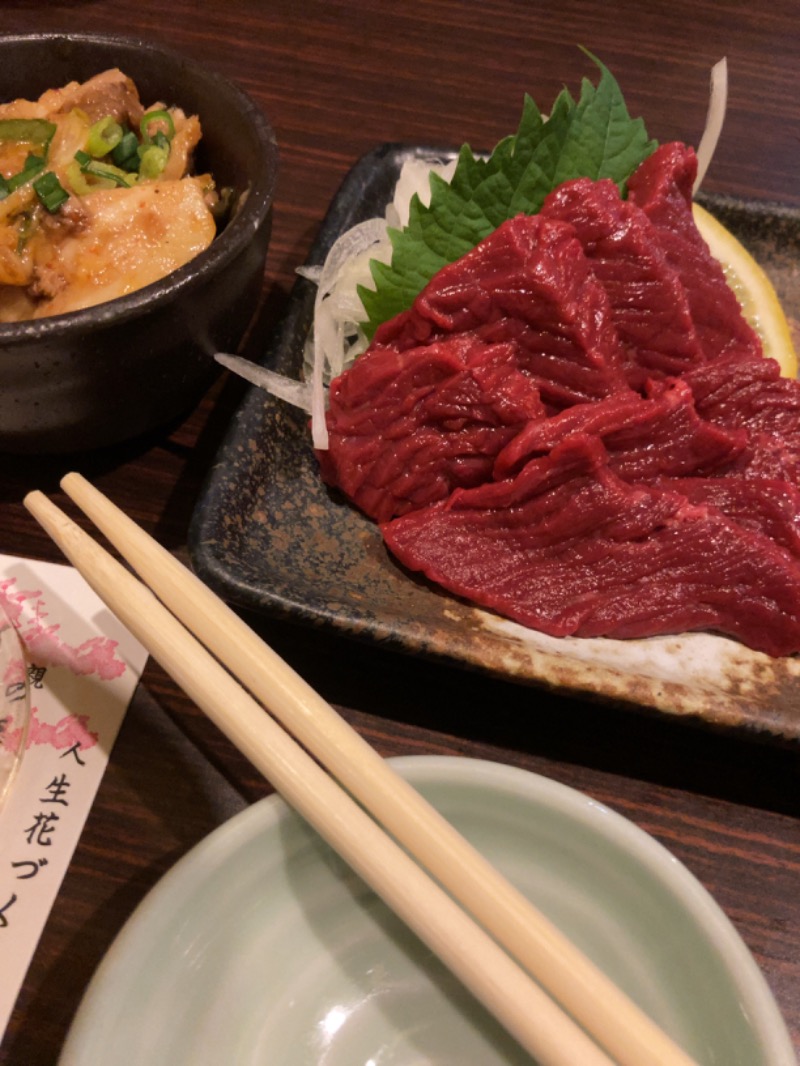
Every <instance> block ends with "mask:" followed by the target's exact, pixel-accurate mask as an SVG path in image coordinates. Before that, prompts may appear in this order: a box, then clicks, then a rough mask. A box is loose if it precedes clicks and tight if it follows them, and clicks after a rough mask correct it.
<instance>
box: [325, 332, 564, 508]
mask: <svg viewBox="0 0 800 1066" xmlns="http://www.w3.org/2000/svg"><path fill="white" fill-rule="evenodd" d="M515 361H516V353H515V351H514V349H513V347H512V346H511V345H509V344H505V345H499V344H497V345H487V344H484V343H483V342H482V341H479V340H476V339H475V337H473V336H470V335H466V336H455V337H449V338H447V339H445V340H443V341H440V342H438V343H433V344H430V345H427V346H420V347H416V348H409V349H406V350H405V351H402V352H398V351H396V350H395V349H393V348H386V347H381V346H378V345H374V346H373V347H372V348H371V349H370V350H369V351H368V352H366V353H365V354H364V355H362V356H361V357H360V358H359V359H358V360H357V361H356V362H355V364H354V365H353V366H352V367H351V368H350V369H349V370H347V371H346V372H345V373H344V374H342V375H341V377H339V378H337V379H336V380H335V381H334V382H333V383H332V385H331V390H330V407H329V410H328V414H327V423H328V433H329V449H328V451H320V452H318V453H317V454H318V458H319V462H320V467H321V471H322V476H323V478H324V479H325V481H327V482H328V483H329V484H332V485H337V486H339V487H340V488H341V489H343V491H344V492H346V493H347V495H348V496H349V497H350V498H351V499H352V500H353V501H354V502H355V503H356V504H357V505H358V506H359V507H360V508H361V509H362V510H363V511H365V512H366V513H367V514H369V515H371V516H372V517H373V518H376V519H377V520H379V521H383V520H385V519H388V518H391V517H392V516H393V515H397V514H404V513H405V512H406V511H408V510H410V509H412V508H415V507H422V506H425V505H427V504H429V503H432V502H433V501H434V500H439V499H443V498H445V497H446V496H448V495H449V494H450V493H451V492H452V490H453V489H454V488H458V487H463V486H472V485H479V484H481V483H482V482H483V481H485V480H487V479H488V478H490V477H491V471H492V464H493V462H494V457H495V456H496V455H497V453H498V452H499V451H500V449H501V448H502V447H503V445H504V444H506V443H507V442H508V441H509V440H510V439H511V438H512V437H513V436H514V434H516V433H517V432H518V431H519V430H520V428H521V427H522V426H523V425H525V424H526V423H527V422H528V421H529V420H538V419H540V418H543V417H544V413H545V412H544V407H543V405H542V403H541V401H540V399H539V394H538V391H537V389H536V386H535V385H534V384H533V382H532V381H531V380H530V379H529V378H528V377H526V375H525V374H523V373H522V372H521V371H520V370H518V369H517V368H516V365H515Z"/></svg>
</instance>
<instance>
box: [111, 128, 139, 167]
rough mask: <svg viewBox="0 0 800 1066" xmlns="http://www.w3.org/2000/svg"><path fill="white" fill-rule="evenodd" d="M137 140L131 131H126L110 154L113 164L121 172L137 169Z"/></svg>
mask: <svg viewBox="0 0 800 1066" xmlns="http://www.w3.org/2000/svg"><path fill="white" fill-rule="evenodd" d="M138 148H139V138H138V137H137V136H136V134H135V133H134V132H133V131H132V130H126V131H125V133H123V135H122V139H121V140H120V142H119V144H118V145H117V146H116V148H114V150H113V152H112V153H111V158H112V160H113V161H114V163H115V164H116V165H117V166H118V167H121V168H122V170H138V169H139V153H138Z"/></svg>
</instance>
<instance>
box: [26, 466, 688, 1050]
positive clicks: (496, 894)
mask: <svg viewBox="0 0 800 1066" xmlns="http://www.w3.org/2000/svg"><path fill="white" fill-rule="evenodd" d="M61 486H62V488H63V489H64V491H65V492H66V493H67V495H68V496H69V497H70V498H71V499H72V500H73V501H74V502H75V503H76V504H77V505H78V507H79V508H80V509H81V510H82V511H83V512H84V513H85V514H86V515H87V516H88V518H89V519H90V520H91V521H92V522H93V523H94V525H95V526H96V527H97V528H98V529H99V530H100V531H101V532H102V533H103V534H104V535H105V537H106V538H107V539H108V540H109V541H110V542H111V544H113V545H114V546H115V547H116V549H117V551H118V552H119V553H120V555H121V556H122V557H123V559H125V560H126V561H127V562H128V563H129V564H130V566H131V567H132V568H133V570H134V571H136V573H138V574H139V576H140V578H141V581H140V580H138V579H137V578H136V577H135V576H134V575H133V574H132V573H131V572H130V571H129V570H128V569H127V568H126V567H125V566H123V565H122V564H121V563H120V562H118V561H117V560H116V559H115V558H114V557H113V556H112V555H110V554H109V552H107V551H106V550H105V549H104V548H102V547H101V546H100V545H99V544H97V543H96V542H95V541H94V540H93V539H92V538H91V537H90V536H89V535H88V534H87V533H85V532H84V531H83V530H81V529H80V527H79V526H78V525H76V524H75V523H74V522H73V521H72V520H71V519H70V518H68V517H67V515H66V514H64V512H63V511H61V510H60V509H59V508H58V507H56V505H55V504H53V503H52V502H51V501H50V500H48V499H47V497H46V496H44V495H43V494H42V493H41V492H32V493H30V494H29V495H28V496H27V497H26V498H25V506H26V507H27V508H28V510H29V511H30V512H31V514H33V516H34V517H35V518H36V519H37V521H38V522H39V523H40V524H41V525H42V526H43V527H44V529H45V530H46V531H47V532H48V533H49V534H50V536H51V537H52V539H53V540H54V541H55V542H56V544H58V546H59V547H60V548H61V550H62V551H63V552H64V554H65V555H66V556H67V558H68V559H69V560H70V561H71V563H72V564H73V566H74V567H75V568H76V569H77V570H78V571H79V572H80V573H81V574H82V575H83V576H84V578H85V579H86V581H87V582H88V584H89V585H90V586H91V587H92V588H93V589H94V590H95V591H96V592H97V594H98V595H99V596H100V598H101V599H103V600H104V601H105V602H106V604H107V605H108V606H109V608H110V609H111V610H112V611H113V612H114V613H115V614H116V615H117V616H118V617H119V618H120V620H121V621H122V622H123V623H124V624H125V625H126V626H127V627H128V629H129V630H130V631H131V632H132V633H133V634H134V636H135V637H136V638H137V639H138V640H139V641H140V643H142V644H143V645H144V646H145V647H146V648H147V649H148V651H149V652H150V653H151V654H152V655H153V657H154V658H155V659H156V660H157V661H158V662H159V663H160V664H161V665H162V666H163V668H164V669H165V670H166V671H167V673H169V674H170V675H171V676H172V677H173V678H174V680H175V681H176V682H177V683H178V684H179V685H180V686H181V688H182V689H183V690H184V692H185V693H186V694H187V695H188V696H189V697H190V698H191V699H192V700H193V701H194V702H195V703H196V704H197V705H198V707H200V709H201V710H203V711H204V712H205V713H206V714H207V715H208V717H209V718H211V720H212V721H213V722H215V723H216V725H217V726H218V727H219V728H220V729H221V730H222V731H223V732H224V733H225V734H226V735H227V736H228V738H229V739H230V740H231V741H232V742H233V743H234V744H235V745H236V747H237V748H239V750H240V751H241V752H242V753H243V754H244V755H245V756H247V758H248V759H249V760H250V761H251V762H252V763H253V765H254V766H255V767H256V768H257V769H258V770H260V771H261V772H262V773H263V774H264V775H265V776H266V777H267V778H268V779H269V780H270V782H271V783H272V785H273V786H274V788H275V789H276V791H277V792H279V793H280V794H281V795H282V796H283V798H284V799H285V800H286V801H287V802H288V803H289V804H290V805H291V806H292V807H294V808H295V810H297V811H298V812H299V813H300V814H301V815H302V816H303V817H304V818H305V819H306V821H308V822H309V823H310V824H311V825H312V826H313V827H314V828H315V829H316V830H317V832H318V833H319V834H320V835H321V836H322V837H323V839H324V840H326V841H327V842H328V844H330V845H331V847H333V849H334V850H336V851H337V852H338V853H339V854H340V855H341V856H342V858H343V859H345V861H346V862H347V863H348V864H349V865H350V866H351V867H352V868H353V869H354V870H355V871H356V872H357V873H358V874H359V875H360V876H361V877H362V878H363V880H364V881H366V882H367V884H369V885H370V887H371V888H372V889H373V890H374V891H375V892H376V893H377V894H378V895H379V896H380V897H381V898H382V899H383V900H384V902H385V903H386V904H387V905H388V906H389V907H390V908H391V909H392V910H393V911H395V913H396V914H397V915H398V916H399V917H400V918H401V919H402V920H403V921H404V922H405V923H406V924H407V925H408V926H409V927H410V928H411V929H412V930H413V931H414V933H416V934H417V936H418V937H419V938H420V939H421V940H422V941H424V942H425V943H426V944H427V945H428V947H429V948H430V949H431V950H432V951H433V952H434V953H435V954H436V955H438V956H439V958H440V959H441V960H442V961H443V962H444V963H445V965H446V966H448V967H449V969H450V970H451V971H452V972H453V973H454V974H455V975H456V976H457V977H458V978H459V979H460V980H461V981H462V983H463V984H464V985H465V986H466V987H467V988H468V989H469V990H470V991H471V992H472V993H473V994H474V995H475V997H476V998H477V999H478V1000H480V1001H481V1002H482V1003H483V1004H484V1006H485V1007H486V1008H487V1009H488V1010H489V1011H490V1012H491V1013H492V1014H493V1015H494V1016H495V1017H496V1018H497V1019H498V1021H499V1022H500V1023H501V1024H502V1025H503V1026H504V1027H505V1028H506V1029H507V1030H508V1031H509V1032H510V1033H511V1034H512V1035H513V1036H514V1037H515V1038H516V1039H517V1040H518V1041H519V1043H520V1044H521V1045H522V1046H523V1047H524V1048H525V1049H526V1050H527V1051H528V1052H530V1054H531V1055H533V1056H534V1058H535V1059H536V1060H537V1061H538V1062H539V1063H540V1066H613V1064H615V1063H616V1064H617V1066H696V1063H694V1061H693V1060H692V1059H691V1058H689V1057H688V1056H687V1055H686V1053H685V1052H684V1051H682V1050H681V1049H680V1048H679V1047H678V1046H677V1045H676V1044H675V1043H674V1042H673V1041H672V1040H671V1039H670V1038H669V1037H668V1036H667V1035H666V1034H665V1033H664V1032H663V1031H662V1030H660V1029H659V1028H658V1027H657V1026H656V1025H655V1024H654V1023H653V1022H652V1021H651V1020H650V1019H649V1018H648V1017H647V1016H646V1015H645V1014H644V1013H643V1012H642V1011H641V1010H640V1009H639V1008H638V1007H637V1006H636V1005H635V1004H634V1003H633V1002H632V1001H631V1000H630V999H628V997H627V996H625V995H624V993H622V992H621V991H620V990H619V989H618V988H617V987H616V986H615V985H614V984H613V983H612V982H611V981H610V980H609V979H608V978H607V977H606V976H605V975H604V974H603V973H602V972H601V971H600V970H599V969H598V968H597V967H596V966H595V965H594V964H593V963H592V962H591V961H590V960H589V959H587V958H586V957H585V956H584V955H583V954H582V953H581V952H580V951H579V950H578V949H577V948H576V947H575V946H574V945H573V944H572V943H571V942H570V941H569V940H568V939H567V938H566V937H565V936H564V935H563V934H562V933H561V932H560V931H559V930H558V929H557V928H556V927H555V926H554V925H553V924H552V923H551V922H550V921H549V920H548V919H547V918H546V917H545V916H544V915H543V914H541V913H540V912H539V911H537V910H536V908H535V907H533V905H532V904H531V903H530V902H529V901H528V900H527V899H526V898H525V897H524V896H523V895H522V894H521V893H520V892H519V891H518V890H516V889H515V888H514V887H513V886H512V885H510V884H509V883H508V882H507V881H506V880H505V879H504V878H503V877H502V876H501V875H500V873H499V872H498V871H497V870H495V869H494V867H492V866H491V864H490V863H488V862H487V861H486V859H485V858H484V857H483V856H482V855H481V854H480V853H479V852H477V851H476V850H475V849H474V848H473V847H472V846H471V845H470V844H469V843H468V842H467V841H466V840H464V838H463V837H461V836H460V835H459V834H458V832H457V831H456V830H455V829H454V828H453V827H452V826H451V825H450V824H449V823H448V822H447V821H446V820H445V819H444V818H443V817H442V816H441V815H440V814H439V813H438V812H437V811H436V810H435V809H434V808H433V807H431V806H430V805H429V804H428V802H427V801H426V800H424V799H423V797H422V796H421V795H420V794H419V793H418V792H416V790H415V789H414V788H413V787H412V786H411V785H410V784H409V783H408V782H406V781H405V780H404V779H403V778H402V777H400V776H399V775H398V774H397V773H396V772H395V771H394V770H392V768H391V767H390V766H389V765H388V764H387V763H386V762H385V761H384V760H383V759H382V758H381V757H380V756H379V755H378V753H377V752H376V751H374V749H373V748H371V747H370V746H369V744H367V742H366V741H364V740H363V739H362V738H361V737H360V736H359V735H358V734H357V733H356V732H355V730H353V729H352V728H351V727H350V726H349V725H348V724H347V723H346V722H345V721H344V720H343V719H342V718H341V717H340V716H339V715H338V714H337V713H336V711H334V709H333V708H332V707H331V706H330V705H329V704H328V703H326V702H325V700H323V699H322V697H321V696H320V695H319V694H318V693H316V692H315V691H314V690H313V689H312V688H311V687H310V686H309V685H307V684H306V683H305V682H304V681H303V680H302V678H300V677H299V676H298V675H297V674H296V673H295V672H294V670H292V668H291V667H290V666H289V665H288V664H287V663H285V662H284V661H283V660H282V659H281V658H280V657H279V656H278V655H277V654H276V653H275V652H274V651H272V649H271V648H269V647H268V646H267V645H266V644H265V643H264V642H263V641H262V640H261V639H260V638H259V637H258V636H257V635H256V634H255V633H254V632H253V631H252V630H251V629H250V628H249V627H248V626H246V625H245V623H244V622H243V621H242V620H241V619H240V618H239V617H238V615H236V614H235V613H234V612H233V611H232V610H231V609H230V608H229V607H227V606H226V605H225V604H224V603H223V601H222V600H220V599H219V597H217V596H216V595H215V594H214V593H213V592H211V590H210V589H209V588H207V587H206V586H205V585H204V584H203V583H202V582H201V581H199V580H198V579H197V578H196V577H195V576H194V575H193V574H192V573H191V572H190V571H189V570H187V569H186V568H185V567H184V566H183V565H182V564H181V563H179V562H178V561H177V560H176V559H175V558H174V557H173V556H172V555H170V553H169V552H168V551H166V549H164V548H163V547H161V546H160V545H159V544H158V543H157V542H156V541H154V540H153V539H152V538H151V537H150V536H149V535H148V534H147V533H145V532H144V530H142V529H141V528H140V527H139V526H137V525H136V523H134V522H133V521H132V520H131V519H130V518H128V517H127V516H126V515H125V514H124V513H123V512H122V511H120V510H119V509H118V508H117V507H116V506H115V505H114V504H113V503H112V502H111V501H110V500H108V499H107V498H106V497H105V496H103V494H102V493H100V492H99V491H98V490H97V489H95V488H93V487H92V485H90V484H89V482H87V481H86V480H85V479H84V478H83V477H81V476H80V475H79V474H74V473H73V474H68V475H67V476H66V477H65V478H64V479H63V480H62V482H61ZM148 586H149V587H148ZM190 631H191V632H190ZM192 634H194V636H193V635H192ZM206 649H208V650H206ZM223 663H224V664H225V665H224V666H223V665H221V664H223ZM251 693H252V695H251ZM265 708H267V709H268V711H269V713H265ZM270 715H272V716H274V717H270ZM275 719H277V720H278V721H279V722H281V723H283V726H285V728H286V729H287V730H288V731H289V732H288V733H287V732H285V731H284V729H283V728H281V726H280V725H279V724H278V721H275ZM289 733H291V734H293V736H294V737H296V738H297V739H296V740H295V739H293V736H290V735H289ZM298 742H299V743H298ZM301 744H302V745H304V746H305V749H307V751H306V750H304V748H303V747H301V746H300V745H301ZM307 752H310V753H311V754H308V753H307ZM312 756H313V758H312ZM317 760H318V761H317ZM320 764H321V765H320ZM322 767H325V768H327V770H328V773H326V771H325V769H323V768H322ZM334 779H335V780H334ZM337 781H338V782H340V783H341V785H342V786H344V788H342V787H340V784H337ZM345 789H346V790H347V791H345ZM353 797H355V799H354V798H353ZM356 801H358V802H356ZM367 812H370V813H367ZM379 823H380V824H379ZM381 825H383V826H384V827H385V829H386V830H387V831H388V833H387V832H384V830H383V829H382V828H381ZM388 834H392V836H389V835H388ZM392 837H394V838H395V839H392ZM398 842H399V843H398ZM411 856H413V858H412V857H411ZM415 860H416V861H415ZM423 867H424V868H427V870H428V871H429V872H430V874H432V875H433V878H435V879H436V881H434V880H433V879H432V878H431V877H430V876H428V874H426V873H425V872H424V869H423ZM437 881H438V884H437ZM456 901H458V902H456ZM459 903H460V904H461V906H459ZM462 908H463V909H462ZM470 915H471V916H472V917H470ZM504 948H505V950H503V949H504ZM531 976H532V977H533V978H534V979H535V980H531ZM610 1056H611V1057H610Z"/></svg>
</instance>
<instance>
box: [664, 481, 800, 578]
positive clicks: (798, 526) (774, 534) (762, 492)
mask: <svg viewBox="0 0 800 1066" xmlns="http://www.w3.org/2000/svg"><path fill="white" fill-rule="evenodd" d="M652 484H653V485H654V487H655V488H660V489H664V490H665V491H668V492H679V493H682V495H684V496H685V497H686V499H687V500H688V501H689V502H690V503H695V504H704V505H707V506H710V507H715V508H716V509H717V510H718V511H721V512H722V514H724V515H725V516H726V517H727V518H729V519H731V520H732V521H733V522H737V523H738V524H739V525H740V526H742V528H743V529H752V530H755V531H756V532H758V533H762V534H763V535H764V536H766V537H769V539H770V540H772V541H774V542H775V544H779V545H780V546H781V547H783V548H785V549H786V550H787V551H789V552H791V554H792V555H794V556H796V557H798V558H800V489H797V488H796V487H795V486H794V485H790V484H789V482H787V481H776V480H773V479H771V478H766V477H737V476H735V475H728V476H726V477H682V478H661V477H659V478H656V479H655V480H654V481H653V482H652Z"/></svg>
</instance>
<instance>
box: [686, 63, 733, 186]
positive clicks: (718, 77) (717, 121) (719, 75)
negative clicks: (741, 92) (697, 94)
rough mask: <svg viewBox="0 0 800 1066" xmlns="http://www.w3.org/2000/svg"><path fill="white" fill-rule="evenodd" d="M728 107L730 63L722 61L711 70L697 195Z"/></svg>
mask: <svg viewBox="0 0 800 1066" xmlns="http://www.w3.org/2000/svg"><path fill="white" fill-rule="evenodd" d="M727 106H728V61H727V59H720V61H719V63H715V64H714V66H713V67H712V69H711V97H710V99H709V101H708V115H707V116H706V127H705V129H704V130H703V136H702V137H701V138H700V144H699V146H698V148H697V177H696V178H695V182H694V187H693V189H692V192H693V193H695V194H696V193H697V190H698V189H699V188H700V185H701V183H702V181H703V178H704V177H705V176H706V171H707V170H708V165H709V163H710V162H711V157H712V156H713V155H714V151H715V150H716V147H717V141H718V140H719V135H720V133H721V132H722V124H723V122H724V121H725V109H726V108H727Z"/></svg>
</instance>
